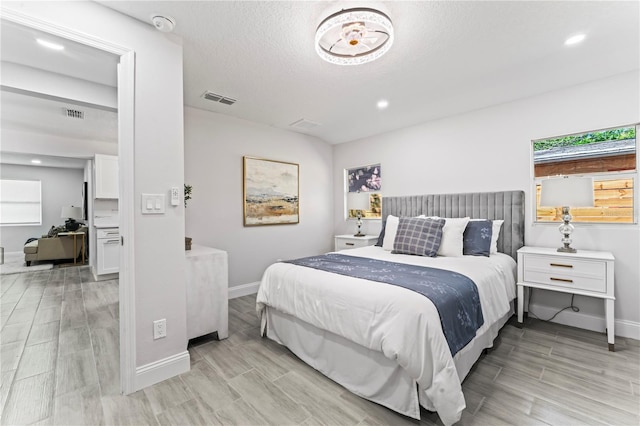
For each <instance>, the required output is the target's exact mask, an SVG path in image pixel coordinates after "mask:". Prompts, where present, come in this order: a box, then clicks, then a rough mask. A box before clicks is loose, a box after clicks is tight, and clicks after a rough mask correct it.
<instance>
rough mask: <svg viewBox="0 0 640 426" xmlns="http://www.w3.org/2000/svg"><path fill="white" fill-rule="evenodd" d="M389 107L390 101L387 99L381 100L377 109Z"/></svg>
mask: <svg viewBox="0 0 640 426" xmlns="http://www.w3.org/2000/svg"><path fill="white" fill-rule="evenodd" d="M388 106H389V101H388V100H386V99H380V100H379V101H378V103H377V104H376V107H378V109H386V108H387V107H388Z"/></svg>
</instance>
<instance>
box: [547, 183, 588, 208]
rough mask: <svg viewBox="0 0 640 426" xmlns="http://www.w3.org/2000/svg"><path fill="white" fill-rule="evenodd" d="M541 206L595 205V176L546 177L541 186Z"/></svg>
mask: <svg viewBox="0 0 640 426" xmlns="http://www.w3.org/2000/svg"><path fill="white" fill-rule="evenodd" d="M540 206H541V207H593V178H589V177H569V176H565V177H561V178H552V179H545V180H543V181H542V184H541V188H540Z"/></svg>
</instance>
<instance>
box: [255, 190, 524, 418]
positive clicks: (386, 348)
mask: <svg viewBox="0 0 640 426" xmlns="http://www.w3.org/2000/svg"><path fill="white" fill-rule="evenodd" d="M389 215H392V216H397V217H416V216H420V215H424V216H428V217H435V216H439V217H443V218H463V217H470V218H472V219H490V220H503V221H504V223H503V224H502V226H501V230H500V233H499V238H498V240H497V251H498V253H492V254H491V255H490V256H461V257H449V256H444V257H443V256H437V257H433V258H432V257H423V256H410V255H406V254H392V253H391V252H390V251H388V250H385V249H384V248H382V247H373V246H371V247H363V248H359V249H353V250H345V251H341V252H339V253H338V254H337V255H335V254H330V255H331V256H334V257H336V258H340V259H347V261H349V262H350V261H351V260H354V261H355V259H352V258H359V260H361V261H363V262H364V261H369V262H372V264H377V263H375V262H380V261H381V262H383V263H382V264H383V265H387V264H386V263H384V262H385V261H387V262H394V263H399V264H402V265H405V264H406V265H416V266H426V267H431V268H437V269H438V270H444V271H453V272H452V273H454V274H455V273H458V274H462V275H464V276H466V277H469V278H471V280H473V282H474V283H475V284H476V287H477V292H478V294H479V300H480V305H481V310H482V315H483V317H484V323H482V325H481V326H479V328H478V329H477V331H474V335H473V336H472V337H471V340H470V341H469V342H468V343H465V345H464V346H463V347H460V348H459V349H456V351H453V350H452V347H451V343H450V341H448V340H447V339H445V336H444V334H443V330H444V320H443V322H442V324H441V317H439V314H438V309H437V308H436V307H435V305H434V303H432V301H431V300H430V299H428V298H426V297H423V296H422V295H420V294H418V293H416V292H415V291H411V290H407V289H406V288H402V287H398V286H395V285H388V284H385V283H382V282H379V281H371V280H369V279H364V278H359V277H351V276H346V275H341V274H334V273H331V272H327V271H324V270H317V269H314V268H309V267H306V266H300V265H297V264H293V263H284V262H280V263H276V264H274V265H271V266H270V267H269V268H267V270H266V271H265V274H264V276H263V279H262V282H261V285H260V289H259V291H258V295H257V299H256V304H257V306H256V308H257V311H258V314H259V315H260V318H261V330H262V333H263V335H264V336H267V337H269V338H270V339H272V340H274V341H276V342H278V343H280V344H283V345H285V346H287V347H288V348H289V349H290V350H291V351H292V352H293V353H295V354H296V355H297V356H298V357H299V358H300V359H302V360H303V361H305V362H306V363H307V364H309V365H310V366H311V367H313V368H315V369H316V370H318V371H320V372H322V373H323V374H324V375H326V376H327V377H329V378H331V379H332V380H334V381H336V382H338V383H340V384H341V385H342V386H344V387H345V388H347V389H348V390H350V391H351V392H353V393H355V394H357V395H359V396H361V397H363V398H366V399H368V400H371V401H373V402H376V403H378V404H380V405H383V406H386V407H388V408H390V409H392V410H394V411H396V412H398V413H401V414H404V415H406V416H409V417H412V418H416V419H419V418H420V406H423V407H424V408H426V409H427V410H430V411H437V412H438V414H439V416H440V418H441V420H442V421H443V423H444V424H446V425H448V424H453V423H455V422H456V421H458V420H459V418H460V415H461V413H462V410H463V409H464V408H465V401H464V395H463V393H462V386H461V383H462V381H463V380H464V378H465V377H466V375H467V374H468V372H469V371H470V369H471V367H472V366H473V364H474V363H475V362H476V361H477V359H478V358H479V357H480V355H481V353H482V351H483V350H484V349H486V348H490V347H491V346H492V345H493V340H494V339H495V338H496V337H497V335H498V332H499V330H500V329H501V328H502V326H503V325H504V324H505V323H506V321H507V320H508V319H509V317H511V315H513V306H514V304H513V300H514V299H515V274H516V263H515V259H516V258H517V250H518V249H519V248H520V247H522V246H523V244H524V193H523V192H522V191H506V192H491V193H467V194H433V195H421V196H403V197H385V198H384V200H383V211H382V217H383V218H387V217H388V216H389ZM328 256H329V255H328ZM402 265H401V267H403V266H402ZM408 267H409V268H411V267H412V266H408ZM452 354H453V355H452Z"/></svg>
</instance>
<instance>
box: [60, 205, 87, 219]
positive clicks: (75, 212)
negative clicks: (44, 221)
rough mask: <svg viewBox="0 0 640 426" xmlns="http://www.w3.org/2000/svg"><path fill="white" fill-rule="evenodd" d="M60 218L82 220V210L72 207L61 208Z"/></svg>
mask: <svg viewBox="0 0 640 426" xmlns="http://www.w3.org/2000/svg"><path fill="white" fill-rule="evenodd" d="M60 217H61V218H63V219H82V208H81V207H73V206H69V207H67V206H65V207H62V213H60Z"/></svg>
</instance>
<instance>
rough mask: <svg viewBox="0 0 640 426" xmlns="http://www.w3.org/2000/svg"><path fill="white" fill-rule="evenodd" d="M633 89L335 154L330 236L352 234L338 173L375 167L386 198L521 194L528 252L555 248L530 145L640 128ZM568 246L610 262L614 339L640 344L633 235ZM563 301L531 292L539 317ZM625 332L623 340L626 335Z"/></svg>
mask: <svg viewBox="0 0 640 426" xmlns="http://www.w3.org/2000/svg"><path fill="white" fill-rule="evenodd" d="M639 82H640V75H639V73H638V72H632V73H626V74H622V75H618V76H613V77H610V78H607V79H603V80H598V81H594V82H591V83H588V84H583V85H579V86H574V87H571V88H568V89H565V90H561V91H556V92H551V93H547V94H543V95H540V96H535V97H531V98H527V99H522V100H519V101H515V102H511V103H508V104H503V105H498V106H494V107H491V108H486V109H482V110H478V111H474V112H470V113H467V114H462V115H458V116H453V117H448V118H445V119H442V120H438V121H433V122H429V123H424V124H421V125H418V126H414V127H410V128H405V129H402V130H399V131H395V132H390V133H387V134H383V135H379V136H376V137H370V138H366V139H363V140H358V141H354V142H350V143H346V144H342V145H337V146H336V147H335V149H334V157H333V158H334V170H333V178H334V206H335V207H334V221H335V224H336V227H335V232H336V233H343V232H350V231H352V230H353V224H352V223H351V222H349V223H346V222H345V220H344V213H343V209H344V205H343V190H342V185H343V184H342V175H343V170H344V169H345V168H347V167H352V166H357V165H359V164H362V165H364V164H372V163H378V162H380V163H381V167H382V176H383V177H382V184H383V188H382V192H383V195H387V196H391V195H411V194H430V193H455V192H478V191H502V190H524V191H525V193H526V209H527V222H526V232H525V243H526V244H528V245H539V246H549V247H555V246H559V245H560V235H559V233H558V230H557V226H556V225H551V224H549V225H534V224H533V223H532V217H533V211H532V209H531V206H532V183H531V154H530V143H531V140H532V139H539V138H544V137H550V136H554V135H563V134H568V133H573V132H580V131H585V130H594V129H599V128H604V127H612V126H618V125H625V124H632V123H637V122H639V121H640V83H639ZM637 183H639V184H640V182H637ZM364 230H365V232H368V233H377V232H379V230H380V221H376V222H375V223H374V222H367V223H366V224H365V229H364ZM573 236H574V238H573V239H574V244H573V246H575V247H576V248H578V249H592V250H607V251H611V252H613V254H614V255H615V257H616V289H615V295H616V298H617V300H616V304H615V307H616V312H615V316H616V319H618V320H620V321H618V326H619V327H618V329H617V330H616V331H620V333H623V332H624V333H627V334H629V330H631V329H633V330H635V331H633V333H637V334H634V336H636V338H640V310H638V304H639V303H640V266H639V262H638V259H639V258H640V232H639V227H638V225H587V226H585V225H577V230H576V231H575V233H574V235H573ZM569 299H570V296H567V295H559V294H557V293H546V294H545V293H544V292H542V291H536V294H535V295H534V299H533V303H534V304H536V305H539V309H541V310H542V311H545V309H544V308H545V307H550V308H553V309H555V308H562V307H564V306H566V305H568V302H569ZM576 304H577V305H578V306H579V307H580V308H581V311H582V312H581V314H587V315H593V316H597V317H598V318H603V317H604V308H603V306H602V303H601V302H600V301H598V300H596V299H591V298H585V297H576ZM533 310H534V311H535V308H534V309H533ZM571 315H574V316H575V314H569V313H567V314H562V315H561V316H559V317H558V318H561V317H562V316H564V317H565V319H567V318H568V317H570V316H571ZM575 318H579V321H582V322H584V321H585V320H589V318H588V317H582V316H580V317H575ZM567 321H569V320H567ZM626 322H631V323H630V324H627V323H626ZM625 325H628V326H629V327H627V328H626V330H627V331H624V330H622V328H625V327H621V326H625Z"/></svg>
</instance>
